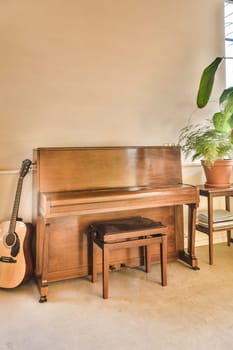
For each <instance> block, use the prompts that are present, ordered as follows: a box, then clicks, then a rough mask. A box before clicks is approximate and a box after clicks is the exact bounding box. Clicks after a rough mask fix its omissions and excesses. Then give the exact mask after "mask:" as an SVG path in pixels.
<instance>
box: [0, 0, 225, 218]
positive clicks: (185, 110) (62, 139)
mask: <svg viewBox="0 0 233 350" xmlns="http://www.w3.org/2000/svg"><path fill="white" fill-rule="evenodd" d="M223 3H224V1H223V0H205V1H203V0H195V1H193V0H178V1H164V0H143V1H142V0H117V1H115V0H98V1H96V0H40V1H35V0H20V1H2V0H0V23H1V32H0V41H1V59H0V76H1V84H0V115H1V129H0V150H1V152H0V170H2V171H3V172H2V173H0V194H1V196H0V219H1V220H2V219H6V218H7V216H8V215H9V208H11V205H12V201H13V197H14V191H15V181H16V179H17V172H14V171H16V170H17V169H18V168H19V167H20V165H21V161H22V160H23V159H25V158H32V150H33V149H34V148H37V147H42V146H105V145H159V144H163V143H168V142H169V143H176V142H177V139H178V134H179V130H180V128H181V127H183V126H184V125H185V124H186V123H187V122H188V120H190V119H191V120H198V119H200V118H203V117H204V118H206V117H208V116H209V115H210V113H211V109H213V108H214V107H215V104H216V103H215V102H214V103H213V104H211V106H210V107H209V110H205V111H201V112H200V111H197V110H196V107H195V98H196V91H197V86H198V82H199V77H200V72H201V70H202V68H203V67H204V66H205V65H206V64H207V63H208V62H209V61H210V60H212V59H213V58H214V57H215V56H216V55H222V54H224V52H223V47H224V46H223ZM223 73H224V71H223V68H222V75H218V79H217V86H216V88H215V91H214V92H215V94H216V95H217V93H218V91H219V89H220V88H221V87H222V86H223V84H224V79H223V77H224V74H223ZM214 100H216V99H215V98H214ZM9 170H10V171H11V170H13V172H6V173H5V171H9ZM192 171H194V175H192ZM195 171H196V168H195V167H194V168H193V170H191V175H190V176H188V180H190V181H192V180H193V181H195V180H196V177H195V176H196V174H195ZM192 176H194V177H192ZM184 180H185V179H184ZM22 196H23V197H22V206H23V209H21V210H22V211H23V214H24V217H26V219H29V220H30V217H31V174H29V175H28V177H27V178H26V179H25V186H24V189H23V194H22Z"/></svg>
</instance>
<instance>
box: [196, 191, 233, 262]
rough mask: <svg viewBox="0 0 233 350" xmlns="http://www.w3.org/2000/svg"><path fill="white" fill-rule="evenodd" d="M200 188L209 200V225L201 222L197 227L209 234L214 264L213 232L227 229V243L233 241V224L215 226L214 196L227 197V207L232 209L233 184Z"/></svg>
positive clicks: (210, 253) (210, 259) (202, 194)
mask: <svg viewBox="0 0 233 350" xmlns="http://www.w3.org/2000/svg"><path fill="white" fill-rule="evenodd" d="M198 188H199V190H200V196H204V197H207V201H208V227H203V226H201V225H199V224H197V225H196V229H197V230H198V231H200V232H203V233H206V234H207V235H208V236H209V264H210V265H212V264H213V232H216V231H227V245H228V246H230V245H231V242H233V238H231V230H233V225H232V224H231V225H229V226H225V225H224V227H213V213H214V209H213V199H214V197H225V209H226V210H227V211H230V197H232V196H233V185H231V186H230V187H227V188H212V187H205V186H204V185H199V186H198Z"/></svg>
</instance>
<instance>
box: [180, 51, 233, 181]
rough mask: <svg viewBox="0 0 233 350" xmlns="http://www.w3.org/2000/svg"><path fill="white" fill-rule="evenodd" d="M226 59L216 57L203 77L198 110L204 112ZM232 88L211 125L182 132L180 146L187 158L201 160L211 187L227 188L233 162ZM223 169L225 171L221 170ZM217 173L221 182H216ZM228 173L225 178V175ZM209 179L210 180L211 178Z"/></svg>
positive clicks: (198, 98) (222, 97) (224, 93)
mask: <svg viewBox="0 0 233 350" xmlns="http://www.w3.org/2000/svg"><path fill="white" fill-rule="evenodd" d="M223 59H224V57H217V58H216V59H215V60H214V61H213V62H212V63H211V64H210V65H208V66H207V67H206V68H205V69H204V71H203V73H202V76H201V80H200V84H199V89H198V94H197V106H198V108H203V107H205V106H206V105H207V103H208V101H209V98H210V96H211V92H212V88H213V84H214V78H215V73H216V71H217V68H218V67H219V65H220V63H221V62H222V60H223ZM232 130H233V87H230V88H228V89H225V90H224V91H223V92H222V94H221V96H220V98H219V111H218V112H216V113H214V115H213V116H212V118H211V119H210V120H209V121H205V122H204V123H202V124H196V125H194V124H190V125H188V126H186V127H184V128H183V129H182V130H181V133H180V137H179V144H180V146H181V148H182V150H183V152H184V155H185V156H186V157H187V156H188V155H192V160H195V159H201V160H202V165H203V167H204V171H205V175H206V177H207V181H206V186H208V187H227V186H229V185H230V180H229V179H230V175H231V171H232V166H233V161H232V159H231V156H232V152H233V131H232ZM222 167H223V168H222ZM216 172H217V176H218V178H217V179H216V177H215V176H216ZM225 173H226V176H225V175H224V174H225ZM209 176H210V178H209Z"/></svg>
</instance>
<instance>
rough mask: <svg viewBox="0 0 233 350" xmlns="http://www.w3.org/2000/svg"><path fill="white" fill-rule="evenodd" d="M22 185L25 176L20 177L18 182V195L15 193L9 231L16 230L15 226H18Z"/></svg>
mask: <svg viewBox="0 0 233 350" xmlns="http://www.w3.org/2000/svg"><path fill="white" fill-rule="evenodd" d="M22 187H23V177H19V179H18V183H17V190H16V195H15V200H14V205H13V209H12V214H11V220H10V227H9V233H14V232H15V226H16V220H17V216H18V211H19V203H20V197H21V192H22Z"/></svg>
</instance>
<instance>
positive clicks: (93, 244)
mask: <svg viewBox="0 0 233 350" xmlns="http://www.w3.org/2000/svg"><path fill="white" fill-rule="evenodd" d="M91 244H92V274H91V276H92V278H91V281H92V282H93V283H95V282H96V276H97V272H96V253H97V252H96V250H97V245H96V244H95V243H94V241H93V239H92V240H91Z"/></svg>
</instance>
